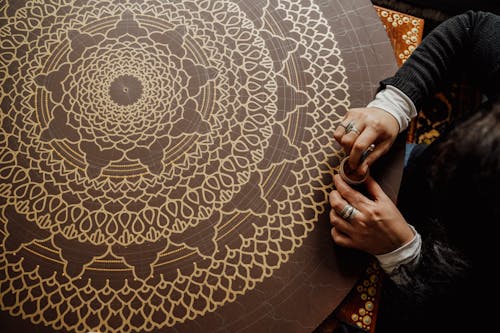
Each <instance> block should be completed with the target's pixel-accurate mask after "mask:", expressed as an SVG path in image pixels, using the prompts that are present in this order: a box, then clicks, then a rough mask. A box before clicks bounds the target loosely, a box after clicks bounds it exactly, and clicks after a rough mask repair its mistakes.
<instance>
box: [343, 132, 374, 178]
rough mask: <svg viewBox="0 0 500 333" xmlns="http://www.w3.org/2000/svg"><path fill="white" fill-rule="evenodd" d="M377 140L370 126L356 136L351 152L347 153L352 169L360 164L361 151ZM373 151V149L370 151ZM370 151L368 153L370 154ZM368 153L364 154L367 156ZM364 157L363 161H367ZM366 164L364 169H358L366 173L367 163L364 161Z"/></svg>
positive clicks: (364, 150)
mask: <svg viewBox="0 0 500 333" xmlns="http://www.w3.org/2000/svg"><path fill="white" fill-rule="evenodd" d="M376 140H377V132H376V131H375V130H374V129H373V128H371V127H366V128H365V129H364V130H363V132H361V134H360V135H359V136H358V137H357V138H356V141H355V142H354V143H353V145H352V149H351V153H350V155H349V166H350V167H351V168H352V169H358V168H359V167H361V166H362V165H360V161H361V157H362V156H363V153H364V152H366V150H367V149H368V147H369V146H370V145H371V144H372V143H375V141H376ZM375 149H377V146H375ZM371 153H373V151H372V152H371ZM371 153H370V154H371ZM368 156H369V155H367V156H366V158H368ZM366 158H365V161H364V162H367V160H366ZM364 164H365V166H366V168H365V169H366V170H360V171H364V172H363V173H366V171H367V169H368V165H369V164H367V163H364Z"/></svg>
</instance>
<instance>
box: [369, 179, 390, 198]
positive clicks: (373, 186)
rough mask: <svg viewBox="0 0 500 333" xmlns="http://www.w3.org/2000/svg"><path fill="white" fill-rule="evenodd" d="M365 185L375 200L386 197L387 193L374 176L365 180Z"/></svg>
mask: <svg viewBox="0 0 500 333" xmlns="http://www.w3.org/2000/svg"><path fill="white" fill-rule="evenodd" d="M365 187H366V190H367V191H368V193H369V194H370V196H371V197H372V198H373V200H374V201H376V200H379V199H382V198H385V197H386V196H387V195H386V194H385V192H384V190H383V189H382V187H380V185H379V184H378V183H377V182H376V181H375V179H373V177H372V176H369V177H368V178H367V179H366V181H365Z"/></svg>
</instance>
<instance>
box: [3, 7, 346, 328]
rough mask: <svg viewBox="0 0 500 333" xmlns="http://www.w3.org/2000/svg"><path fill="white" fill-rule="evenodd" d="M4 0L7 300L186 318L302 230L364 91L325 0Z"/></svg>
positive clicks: (158, 322) (131, 324)
mask: <svg viewBox="0 0 500 333" xmlns="http://www.w3.org/2000/svg"><path fill="white" fill-rule="evenodd" d="M2 11H3V12H2V17H3V18H5V19H3V23H2V24H1V25H0V37H1V38H0V48H1V49H2V53H1V59H0V61H1V68H0V79H1V80H2V82H1V85H0V87H1V88H0V89H1V96H2V97H1V98H2V99H1V114H0V117H1V118H0V120H1V124H2V127H1V132H0V143H1V144H0V159H1V163H0V179H1V183H0V192H1V194H2V195H1V198H0V241H1V252H0V279H1V281H0V284H1V285H0V308H1V310H3V311H8V312H9V313H10V315H12V316H22V317H23V318H29V319H30V320H31V322H33V323H40V324H44V325H48V326H50V327H52V328H54V329H64V330H69V331H75V332H88V331H101V332H108V331H113V332H114V331H119V332H136V331H140V332H145V331H152V330H154V329H161V328H165V327H172V326H175V325H176V324H178V323H182V322H186V321H190V320H194V319H196V318H197V317H199V316H201V315H203V314H206V313H207V312H213V311H217V309H219V308H220V307H222V306H223V305H225V304H226V303H230V302H233V301H235V300H236V299H237V298H238V296H239V295H243V294H245V293H246V292H248V291H250V290H252V289H254V288H255V286H256V285H257V284H258V283H259V282H262V281H263V280H264V279H266V278H268V277H270V276H271V275H272V274H273V272H274V271H275V270H277V269H278V268H279V267H280V266H281V265H282V264H283V263H285V262H287V261H288V260H289V258H290V255H291V254H293V253H294V251H295V250H296V249H297V248H299V247H300V246H301V244H302V242H303V240H304V239H305V238H306V237H307V236H308V234H309V233H310V231H311V230H312V229H313V228H314V225H315V221H316V220H317V217H318V215H319V214H320V213H322V212H323V210H324V206H325V203H326V196H327V188H328V187H329V184H325V183H324V182H323V181H322V180H323V179H325V177H327V176H328V175H331V173H332V163H333V165H335V163H337V164H338V160H339V158H340V157H341V156H340V155H341V152H339V151H336V150H335V149H334V148H333V144H332V137H333V130H334V128H335V124H336V122H338V118H339V115H341V114H343V113H344V112H345V111H346V108H348V107H349V101H348V97H349V96H348V92H347V89H348V86H347V84H346V75H345V68H344V66H343V61H342V59H341V57H340V51H339V49H338V48H337V44H336V41H335V38H334V36H333V34H332V32H331V31H330V28H329V26H328V24H327V22H326V20H325V19H324V18H323V16H322V13H321V10H320V8H319V7H318V6H317V5H315V4H314V3H312V2H308V1H285V0H280V1H267V2H265V4H264V6H261V5H259V6H253V7H252V6H250V7H249V4H243V3H241V2H236V1H223V0H222V1H206V0H205V1H203V0H202V1H198V0H197V1H69V0H60V1H56V0H50V1H44V2H33V3H32V2H27V3H26V5H25V6H24V5H20V4H19V3H18V2H15V4H14V2H13V1H7V4H6V5H5V6H3V7H2ZM4 23H5V24H4ZM49 23H50V24H49Z"/></svg>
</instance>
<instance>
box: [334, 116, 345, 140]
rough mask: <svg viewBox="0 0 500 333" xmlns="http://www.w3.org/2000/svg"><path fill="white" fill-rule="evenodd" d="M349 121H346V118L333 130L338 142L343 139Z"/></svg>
mask: <svg viewBox="0 0 500 333" xmlns="http://www.w3.org/2000/svg"><path fill="white" fill-rule="evenodd" d="M347 124H348V122H347V121H346V119H345V118H344V119H343V120H342V121H341V122H340V123H339V124H338V125H337V127H336V128H335V131H334V132H333V137H334V138H335V140H337V141H338V142H340V141H341V139H342V136H343V135H344V133H345V127H346V126H347Z"/></svg>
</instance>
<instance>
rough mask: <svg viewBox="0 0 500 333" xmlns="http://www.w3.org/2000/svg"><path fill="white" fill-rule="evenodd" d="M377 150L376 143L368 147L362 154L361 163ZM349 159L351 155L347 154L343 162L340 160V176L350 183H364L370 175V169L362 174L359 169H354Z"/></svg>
mask: <svg viewBox="0 0 500 333" xmlns="http://www.w3.org/2000/svg"><path fill="white" fill-rule="evenodd" d="M373 150H375V145H374V144H373V143H372V144H371V145H369V146H368V148H366V150H365V151H364V152H363V154H362V155H361V158H360V160H359V164H361V163H363V161H364V160H365V159H366V158H367V157H368V155H369V154H370V153H371V152H372V151H373ZM348 160H349V156H346V157H345V158H344V159H343V160H342V162H340V176H341V177H342V179H344V181H345V182H346V183H348V184H350V185H358V184H361V183H363V182H364V181H365V180H366V178H368V175H369V174H370V170H368V171H367V172H366V173H365V174H360V173H359V172H358V171H357V170H354V169H352V168H351V167H350V166H349V163H347V161H348Z"/></svg>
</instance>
